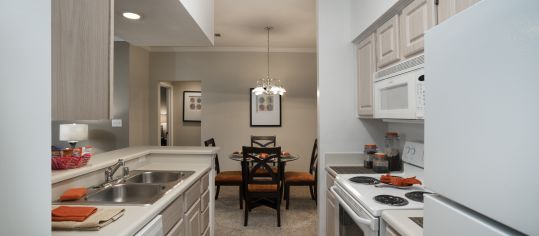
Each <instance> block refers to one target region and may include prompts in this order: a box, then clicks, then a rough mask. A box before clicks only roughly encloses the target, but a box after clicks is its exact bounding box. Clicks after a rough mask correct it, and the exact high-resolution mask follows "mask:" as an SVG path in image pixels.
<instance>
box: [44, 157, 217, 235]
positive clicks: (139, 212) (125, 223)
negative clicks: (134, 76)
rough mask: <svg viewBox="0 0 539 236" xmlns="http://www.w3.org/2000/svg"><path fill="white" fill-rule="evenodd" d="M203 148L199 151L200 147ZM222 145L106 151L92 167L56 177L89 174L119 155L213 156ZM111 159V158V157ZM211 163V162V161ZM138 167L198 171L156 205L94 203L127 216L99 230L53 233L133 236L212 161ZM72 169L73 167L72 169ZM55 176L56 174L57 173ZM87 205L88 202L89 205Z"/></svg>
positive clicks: (177, 161)
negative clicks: (122, 211) (115, 209)
mask: <svg viewBox="0 0 539 236" xmlns="http://www.w3.org/2000/svg"><path fill="white" fill-rule="evenodd" d="M196 149H199V150H196ZM217 150H218V148H204V147H164V148H161V147H136V148H127V149H120V150H117V151H113V152H108V153H103V154H99V155H96V157H98V158H96V159H94V160H93V161H94V163H91V164H92V166H89V167H88V168H87V170H80V171H76V172H72V173H68V174H61V173H56V180H57V182H58V181H61V180H58V179H68V178H73V177H76V176H79V175H82V174H84V173H88V172H89V171H91V170H97V169H100V168H99V167H101V168H103V167H106V166H108V165H112V164H114V163H115V162H116V161H117V159H118V158H123V159H124V160H130V159H135V158H137V157H141V156H145V155H147V154H201V155H211V154H213V153H215V152H217ZM107 159H110V160H107ZM210 163H211V162H210ZM137 169H144V170H192V171H195V173H194V174H193V175H191V176H189V177H188V178H187V179H185V180H183V181H182V182H180V183H178V184H177V185H176V186H174V187H173V188H171V189H170V190H169V191H167V192H166V193H165V194H164V195H163V197H161V198H160V199H159V200H157V201H156V202H155V203H153V204H152V205H148V206H144V205H140V206H136V205H127V206H126V205H106V206H105V205H93V206H95V207H98V208H124V209H125V212H124V215H123V216H122V217H121V218H119V219H118V220H117V221H115V222H113V223H111V224H109V225H107V226H105V227H103V228H102V229H101V230H99V231H52V235H53V236H67V235H76V236H78V235H89V236H90V235H91V236H105V235H107V236H108V235H115V236H120V235H133V234H135V233H136V232H137V231H139V230H140V229H141V228H142V227H144V225H146V224H147V223H148V222H150V221H151V220H152V219H153V218H154V217H155V216H157V215H158V214H159V213H160V212H161V211H162V210H164V209H165V208H166V207H167V206H168V205H169V204H170V203H172V201H174V200H175V199H176V198H177V197H178V196H180V195H181V194H182V193H184V192H185V191H186V190H187V189H188V188H189V187H190V186H191V185H192V184H193V183H194V182H196V181H197V180H198V179H200V178H201V177H202V176H203V174H204V173H206V172H208V171H210V170H211V164H209V163H206V164H203V163H188V162H186V160H182V158H177V159H176V158H168V159H167V161H162V160H160V161H154V162H152V159H151V158H150V159H149V160H148V161H147V163H146V164H144V165H142V166H140V167H139V168H137ZM69 171H72V170H69ZM53 175H54V173H53ZM86 206H87V205H86Z"/></svg>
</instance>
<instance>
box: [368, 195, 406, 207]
mask: <svg viewBox="0 0 539 236" xmlns="http://www.w3.org/2000/svg"><path fill="white" fill-rule="evenodd" d="M374 200H375V201H376V202H378V203H381V204H385V205H390V206H406V205H408V200H406V199H404V198H402V197H397V196H391V195H378V196H376V197H374Z"/></svg>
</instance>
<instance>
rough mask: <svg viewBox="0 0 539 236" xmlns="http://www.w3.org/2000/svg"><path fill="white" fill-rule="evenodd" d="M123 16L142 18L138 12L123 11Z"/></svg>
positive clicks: (134, 18)
mask: <svg viewBox="0 0 539 236" xmlns="http://www.w3.org/2000/svg"><path fill="white" fill-rule="evenodd" d="M122 16H123V17H125V18H127V19H130V20H139V19H140V15H139V14H137V13H133V12H124V13H122Z"/></svg>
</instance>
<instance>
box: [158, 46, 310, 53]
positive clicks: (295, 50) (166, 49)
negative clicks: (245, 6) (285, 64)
mask: <svg viewBox="0 0 539 236" xmlns="http://www.w3.org/2000/svg"><path fill="white" fill-rule="evenodd" d="M267 50H268V49H267V48H266V47H165V46H157V47H149V51H150V52H267ZM270 52H284V53H316V48H270Z"/></svg>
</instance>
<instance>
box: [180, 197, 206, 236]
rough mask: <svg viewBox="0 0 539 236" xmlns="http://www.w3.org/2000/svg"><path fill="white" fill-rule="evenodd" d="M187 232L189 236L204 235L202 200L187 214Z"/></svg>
mask: <svg viewBox="0 0 539 236" xmlns="http://www.w3.org/2000/svg"><path fill="white" fill-rule="evenodd" d="M184 219H185V230H186V232H187V235H188V236H194V235H202V232H200V200H198V201H197V202H196V203H195V204H194V205H193V207H191V209H189V211H188V212H187V213H185V217H184Z"/></svg>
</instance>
